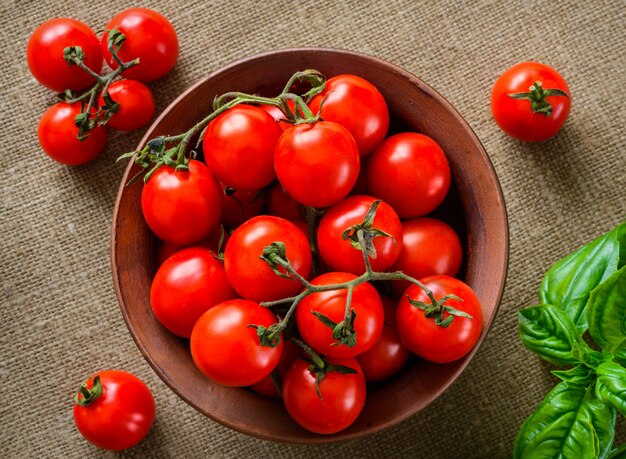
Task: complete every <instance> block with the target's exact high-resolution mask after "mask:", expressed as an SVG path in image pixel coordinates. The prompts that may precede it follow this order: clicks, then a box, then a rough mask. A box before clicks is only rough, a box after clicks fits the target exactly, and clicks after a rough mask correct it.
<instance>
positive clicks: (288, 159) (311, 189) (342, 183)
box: [274, 121, 359, 207]
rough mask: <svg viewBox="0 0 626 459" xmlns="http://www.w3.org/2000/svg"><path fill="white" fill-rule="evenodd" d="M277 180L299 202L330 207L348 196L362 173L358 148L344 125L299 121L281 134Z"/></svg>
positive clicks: (276, 152) (278, 146)
mask: <svg viewBox="0 0 626 459" xmlns="http://www.w3.org/2000/svg"><path fill="white" fill-rule="evenodd" d="M274 165H275V167H276V175H277V176H278V180H279V181H280V183H281V185H282V186H283V188H285V190H286V191H287V193H289V195H290V196H291V197H293V198H294V199H295V200H296V201H298V202H299V203H301V204H303V205H305V206H312V207H328V206H331V205H333V204H334V203H336V202H338V201H340V200H341V199H343V198H345V197H346V196H347V195H348V193H349V192H350V190H351V189H352V187H353V186H354V184H355V182H356V179H357V176H358V175H359V151H358V149H357V146H356V143H355V141H354V138H353V137H352V135H351V134H350V132H348V130H347V129H346V128H344V127H343V126H341V125H339V124H337V123H332V122H329V121H319V122H317V123H315V124H300V125H298V126H294V127H293V128H290V129H287V130H286V131H285V132H284V133H283V135H281V136H280V139H279V140H278V144H277V145H276V150H275V154H274Z"/></svg>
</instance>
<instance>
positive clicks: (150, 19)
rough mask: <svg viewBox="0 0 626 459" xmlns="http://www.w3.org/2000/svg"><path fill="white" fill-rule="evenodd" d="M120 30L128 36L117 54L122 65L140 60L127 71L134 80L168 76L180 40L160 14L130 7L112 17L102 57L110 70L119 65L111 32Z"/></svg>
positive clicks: (103, 41)
mask: <svg viewBox="0 0 626 459" xmlns="http://www.w3.org/2000/svg"><path fill="white" fill-rule="evenodd" d="M113 29H117V30H119V31H120V32H122V33H123V34H124V35H126V41H124V43H123V44H122V46H121V48H120V49H119V50H118V52H117V54H118V56H119V57H120V59H121V60H122V62H129V61H132V60H133V59H136V58H139V64H138V65H136V66H134V67H131V68H129V69H128V70H125V71H124V72H123V75H124V77H126V78H128V79H131V80H139V81H153V80H156V79H158V78H161V77H162V76H164V75H165V74H166V73H168V72H169V71H170V70H172V68H173V67H174V65H175V64H176V60H177V59H178V37H177V36H176V31H175V30H174V27H172V24H171V23H170V22H169V21H168V20H167V19H166V18H165V17H164V16H163V15H161V14H159V13H157V12H156V11H153V10H149V9H148V8H129V9H127V10H124V11H122V12H121V13H118V14H116V15H115V16H113V19H111V21H110V22H109V23H108V24H107V26H106V28H105V32H104V35H103V36H102V41H101V46H102V54H103V55H104V58H105V59H106V61H107V64H109V67H111V68H112V69H116V68H118V67H119V65H118V63H117V62H116V61H115V59H113V56H111V53H110V51H109V46H108V40H109V34H108V31H110V30H113Z"/></svg>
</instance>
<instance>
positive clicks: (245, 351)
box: [190, 300, 283, 387]
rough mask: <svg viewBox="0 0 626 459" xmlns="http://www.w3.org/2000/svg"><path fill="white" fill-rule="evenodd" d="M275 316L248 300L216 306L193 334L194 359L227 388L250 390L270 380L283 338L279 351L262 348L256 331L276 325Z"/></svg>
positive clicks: (204, 315) (205, 315) (192, 354)
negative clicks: (256, 384)
mask: <svg viewBox="0 0 626 459" xmlns="http://www.w3.org/2000/svg"><path fill="white" fill-rule="evenodd" d="M276 322H277V321H276V317H275V316H274V314H272V312H271V311H270V310H269V309H267V308H264V307H261V306H259V304H258V303H254V302H252V301H248V300H229V301H225V302H224V303H220V304H218V305H216V306H213V307H212V308H211V309H209V310H208V311H207V312H205V313H204V314H203V315H202V317H200V319H199V320H198V322H196V325H195V326H194V328H193V331H192V332H191V341H190V345H191V356H192V357H193V361H194V362H195V363H196V366H197V367H198V369H199V370H200V371H201V372H202V373H204V375H205V376H207V377H209V378H210V379H212V380H214V381H216V382H218V383H220V384H223V385H225V386H236V387H241V386H249V385H251V384H254V383H257V382H259V381H260V380H262V379H263V378H265V377H266V376H268V375H269V374H270V373H271V372H272V370H274V368H276V365H278V361H279V359H280V355H281V352H282V350H283V342H282V336H281V340H280V343H279V344H278V346H276V347H270V346H262V345H261V343H260V341H259V337H258V335H257V332H256V329H255V328H253V327H250V326H249V325H251V324H254V325H259V326H264V327H266V328H267V327H269V326H271V325H273V324H274V323H276Z"/></svg>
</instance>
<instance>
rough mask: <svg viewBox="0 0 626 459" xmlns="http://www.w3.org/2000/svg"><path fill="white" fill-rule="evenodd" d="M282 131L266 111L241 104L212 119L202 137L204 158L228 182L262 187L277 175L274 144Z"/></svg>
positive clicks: (250, 188)
mask: <svg viewBox="0 0 626 459" xmlns="http://www.w3.org/2000/svg"><path fill="white" fill-rule="evenodd" d="M281 133H282V130H281V128H280V127H279V126H278V124H277V123H276V122H275V121H274V118H272V117H271V116H270V115H269V114H268V113H267V112H266V111H264V110H261V109H260V108H258V107H254V106H252V105H237V106H235V107H233V108H231V109H229V110H227V111H226V112H224V113H222V114H221V115H219V116H218V117H217V118H215V119H214V120H213V121H211V122H210V123H209V126H208V127H207V129H206V132H205V133H204V137H203V138H202V149H203V151H204V158H205V160H206V162H207V164H208V166H209V168H210V169H211V171H212V172H213V174H215V176H216V177H217V178H218V180H219V181H220V182H222V183H223V184H224V185H226V186H229V187H232V188H234V189H236V190H244V191H256V190H260V189H261V188H263V187H265V186H267V185H268V184H269V183H270V182H271V181H272V180H274V177H275V176H276V173H275V172H274V147H275V146H276V142H277V141H278V138H279V137H280V134H281Z"/></svg>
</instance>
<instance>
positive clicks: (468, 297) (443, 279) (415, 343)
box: [396, 275, 483, 363]
mask: <svg viewBox="0 0 626 459" xmlns="http://www.w3.org/2000/svg"><path fill="white" fill-rule="evenodd" d="M420 280H421V282H422V283H423V284H424V285H426V286H427V287H428V288H429V289H430V290H432V291H433V293H434V295H435V298H437V299H440V298H441V297H443V296H445V295H449V294H453V295H456V296H458V297H459V298H461V299H462V300H463V301H458V300H453V299H450V300H447V301H446V303H445V304H446V306H451V307H453V308H455V309H458V310H459V311H463V312H466V313H468V314H470V315H471V316H472V319H469V318H465V317H458V316H457V317H455V318H454V320H453V321H452V323H451V324H450V325H449V326H448V327H442V326H440V325H437V324H435V321H434V320H433V319H432V318H427V317H426V316H425V315H424V311H423V310H422V309H419V308H417V307H415V306H412V305H411V304H410V303H409V301H408V299H407V295H408V296H409V297H410V298H411V299H413V300H417V301H423V302H425V303H427V304H430V300H429V299H428V297H427V296H426V294H425V293H424V292H423V290H422V289H421V288H420V287H418V286H417V285H411V286H410V287H409V288H408V289H407V290H406V292H405V293H404V294H403V295H402V297H401V298H400V301H399V303H398V307H397V310H396V325H397V327H398V334H399V335H400V339H401V340H402V342H403V343H404V345H405V346H406V347H407V348H408V349H409V350H410V351H411V352H413V353H415V354H417V355H418V356H420V357H422V358H424V359H426V360H429V361H431V362H437V363H448V362H453V361H455V360H458V359H460V358H462V357H463V356H465V355H466V354H467V353H468V352H469V351H471V350H472V348H473V347H474V345H475V344H476V342H477V341H478V338H479V337H480V333H481V331H482V326H483V312H482V307H481V305H480V301H479V300H478V298H477V297H476V294H475V293H474V292H473V291H472V289H471V288H470V287H469V286H468V285H467V284H465V283H464V282H462V281H460V280H458V279H455V278H453V277H450V276H444V275H441V276H429V277H425V278H423V279H420ZM447 316H448V313H447V312H444V315H443V317H444V319H445V318H446V317H447Z"/></svg>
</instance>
